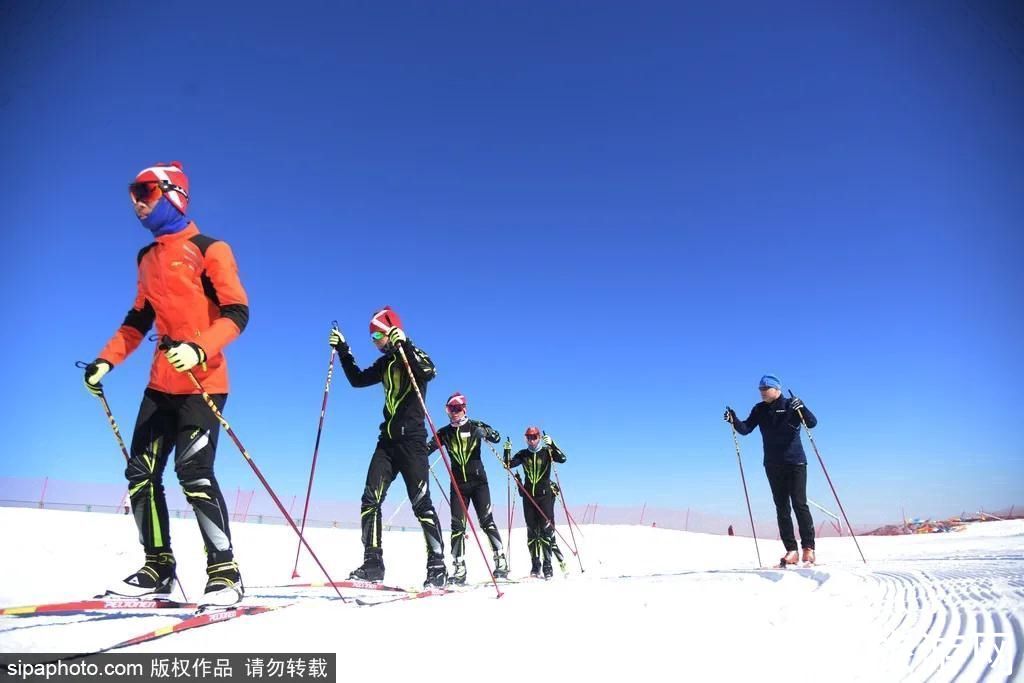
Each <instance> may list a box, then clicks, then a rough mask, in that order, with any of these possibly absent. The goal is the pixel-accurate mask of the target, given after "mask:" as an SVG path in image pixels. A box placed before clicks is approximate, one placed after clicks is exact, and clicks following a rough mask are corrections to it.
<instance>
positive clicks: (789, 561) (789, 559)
mask: <svg viewBox="0 0 1024 683" xmlns="http://www.w3.org/2000/svg"><path fill="white" fill-rule="evenodd" d="M799 561H800V558H799V555H798V554H797V552H796V551H795V550H790V551H789V552H787V553H786V554H785V555H783V556H782V559H781V560H779V569H785V568H786V567H789V566H792V565H795V564H796V563H797V562H799Z"/></svg>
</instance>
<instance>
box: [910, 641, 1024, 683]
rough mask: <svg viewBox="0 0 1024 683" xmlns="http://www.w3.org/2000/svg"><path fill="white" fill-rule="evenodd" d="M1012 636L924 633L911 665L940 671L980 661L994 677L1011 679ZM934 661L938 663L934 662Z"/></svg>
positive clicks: (915, 649) (912, 654) (914, 652)
mask: <svg viewBox="0 0 1024 683" xmlns="http://www.w3.org/2000/svg"><path fill="white" fill-rule="evenodd" d="M1013 642H1014V640H1013V635H1012V634H1009V633H1001V632H998V631H996V632H988V633H972V634H967V635H958V634H950V635H932V634H926V635H925V637H924V638H923V639H922V640H921V642H920V643H918V644H917V645H916V646H915V647H914V650H913V652H912V653H911V662H912V664H914V663H915V662H916V665H915V666H914V668H917V666H922V667H924V668H928V669H931V668H935V669H936V670H938V669H940V668H942V666H943V665H945V664H946V663H947V662H950V663H958V662H959V663H961V664H965V663H967V662H968V661H979V660H980V661H981V662H983V663H984V664H985V665H986V668H988V669H990V670H991V671H992V673H993V674H994V675H996V676H1006V677H1007V678H1010V677H1011V676H1013V659H1014V647H1013ZM933 660H937V661H933Z"/></svg>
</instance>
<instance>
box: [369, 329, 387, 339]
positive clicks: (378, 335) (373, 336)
mask: <svg viewBox="0 0 1024 683" xmlns="http://www.w3.org/2000/svg"><path fill="white" fill-rule="evenodd" d="M386 336H387V335H385V334H384V333H383V332H381V331H379V330H378V331H377V332H374V333H373V334H371V335H370V339H372V340H374V341H380V340H381V339H383V338H384V337H386Z"/></svg>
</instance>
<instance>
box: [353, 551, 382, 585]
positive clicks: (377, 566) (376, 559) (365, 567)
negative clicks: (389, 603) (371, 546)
mask: <svg viewBox="0 0 1024 683" xmlns="http://www.w3.org/2000/svg"><path fill="white" fill-rule="evenodd" d="M348 578H350V579H354V580H356V581H370V582H371V583H380V582H381V581H383V580H384V551H383V550H380V549H375V550H366V551H364V552H363V564H362V566H360V567H358V568H357V569H353V570H352V573H351V574H349V575H348Z"/></svg>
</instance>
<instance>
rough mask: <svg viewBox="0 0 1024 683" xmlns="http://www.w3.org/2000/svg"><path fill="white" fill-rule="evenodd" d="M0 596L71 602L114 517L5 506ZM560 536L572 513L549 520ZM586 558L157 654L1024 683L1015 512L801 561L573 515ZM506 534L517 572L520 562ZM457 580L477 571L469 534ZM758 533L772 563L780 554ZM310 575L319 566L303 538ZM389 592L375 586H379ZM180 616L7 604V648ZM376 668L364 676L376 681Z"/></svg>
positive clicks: (408, 543)
mask: <svg viewBox="0 0 1024 683" xmlns="http://www.w3.org/2000/svg"><path fill="white" fill-rule="evenodd" d="M171 524H172V533H173V535H174V548H175V554H176V556H177V558H178V563H179V575H180V577H181V579H182V581H183V582H184V584H185V587H186V589H187V590H188V591H189V592H190V596H189V597H191V598H193V599H194V598H195V597H196V596H197V594H198V593H199V592H200V591H201V590H202V586H203V583H204V580H205V574H204V571H203V568H204V560H203V552H202V544H201V540H200V538H199V533H198V530H197V528H196V526H195V522H194V521H191V520H172V523H171ZM0 529H2V530H3V531H2V538H3V548H4V552H3V554H2V556H0V605H2V606H12V605H24V604H31V603H36V602H53V601H57V600H70V599H80V598H83V597H90V596H92V595H94V594H95V593H97V592H100V591H101V590H102V589H103V588H104V587H105V586H106V585H107V584H109V583H110V582H111V581H112V580H115V579H120V578H123V577H124V576H126V575H127V574H129V573H131V572H132V571H134V570H135V569H136V568H137V567H138V565H139V564H140V563H141V551H140V550H139V548H138V546H137V545H136V540H135V531H134V526H133V524H132V521H131V520H130V519H129V518H128V517H125V516H119V515H108V514H97V513H84V512H59V511H52V510H29V509H19V508H0ZM561 530H562V531H563V533H565V535H566V536H568V529H567V528H562V529H561ZM233 532H234V539H235V546H236V553H237V557H238V559H239V562H240V563H241V566H242V573H243V576H244V577H245V581H246V584H247V586H249V592H250V595H251V596H252V597H251V602H252V603H259V602H260V600H261V599H260V597H259V596H260V595H263V596H264V598H263V600H264V601H268V600H277V601H278V602H280V601H281V598H271V597H269V596H281V595H288V596H290V595H292V594H293V593H292V592H289V591H282V590H275V589H271V588H260V587H266V586H275V585H281V584H286V583H289V582H290V581H291V578H290V577H291V569H292V563H293V561H294V557H295V548H296V539H295V536H294V533H293V532H292V531H291V529H290V528H288V527H284V526H263V525H256V524H235V525H234V527H233ZM583 534H584V536H585V537H584V538H583V539H579V537H578V535H577V540H579V541H580V556H581V559H582V562H583V566H584V568H585V570H586V571H585V573H582V574H581V573H580V570H579V565H578V564H577V563H576V559H575V558H573V556H572V554H571V553H570V552H568V549H566V548H565V544H564V543H563V544H562V546H563V550H565V551H566V556H567V559H568V560H569V564H570V567H571V568H572V571H571V573H570V576H569V577H568V578H561V577H558V576H556V578H555V579H554V580H553V581H550V582H543V581H536V580H533V581H524V582H522V583H517V584H512V585H506V586H503V587H502V590H503V591H504V593H505V595H504V597H502V598H501V599H500V600H499V599H495V592H494V590H493V588H490V589H488V588H478V589H475V590H472V591H467V592H465V593H458V594H452V595H446V596H441V597H432V598H427V599H422V600H408V601H402V602H394V603H390V604H379V605H376V606H373V607H357V606H355V605H353V604H342V603H341V602H340V601H338V600H337V599H335V600H330V599H328V598H329V596H331V595H333V593H332V592H330V591H328V590H323V589H318V590H313V591H308V592H306V593H305V595H309V596H318V597H313V598H309V599H306V598H304V599H301V600H299V601H298V602H297V604H295V605H294V606H291V607H288V608H286V609H282V610H278V611H274V612H269V613H266V614H260V615H255V616H250V617H243V618H240V619H236V620H233V621H230V622H227V623H224V624H215V625H212V626H209V627H204V628H201V629H196V630H194V631H187V632H183V633H180V634H174V635H171V636H169V637H167V638H165V639H162V640H157V641H154V642H152V643H148V644H144V645H141V646H139V647H138V648H137V651H151V652H165V653H166V652H190V653H199V652H210V653H216V652H252V653H259V652H263V653H271V652H336V653H338V665H339V671H340V675H339V680H399V681H402V680H439V679H442V678H454V679H456V680H482V681H486V682H487V683H497V682H499V681H513V680H523V679H524V678H529V679H532V680H537V679H540V680H556V681H563V682H566V683H567V682H568V681H584V680H586V681H590V680H596V681H619V680H623V681H632V680H638V679H639V680H645V679H649V680H670V681H675V680H704V679H708V680H730V681H731V680H757V681H759V682H761V681H776V680H778V681H783V680H785V681H801V680H808V679H813V680H825V681H853V680H861V681H896V680H912V681H915V680H936V681H952V680H957V681H975V680H986V681H1003V680H1024V678H1022V674H1021V671H1022V663H1024V662H1022V660H1024V521H1011V522H991V523H986V524H977V525H973V526H971V527H969V528H967V529H966V530H965V531H963V532H959V533H951V534H933V535H928V536H902V537H864V538H861V539H860V544H861V548H862V549H863V551H864V553H865V555H866V556H867V558H868V561H869V564H867V565H865V564H863V563H862V562H861V561H860V559H859V556H858V555H857V551H856V548H855V547H854V544H853V541H852V540H851V539H849V538H839V539H836V538H829V539H822V540H820V541H819V543H818V559H819V561H820V562H821V563H822V564H821V565H819V566H818V567H816V568H814V569H807V570H804V569H801V570H786V571H782V570H768V571H766V570H760V569H757V568H756V565H757V561H756V558H755V553H754V544H753V541H751V540H750V539H749V538H740V537H731V538H730V537H726V536H709V535H704V534H695V533H687V532H683V531H672V530H665V529H652V528H649V527H637V526H584V527H583ZM309 539H310V542H311V544H312V545H313V548H314V549H315V550H316V551H317V553H318V554H319V556H320V558H321V560H323V562H324V563H325V565H326V566H327V567H328V570H329V571H330V572H331V574H332V577H333V578H335V579H343V578H345V577H346V575H347V574H348V572H349V571H350V570H351V569H352V568H353V567H355V566H357V565H358V564H359V562H360V560H361V553H362V549H361V546H360V543H359V537H358V531H355V530H335V529H312V530H310V531H309ZM525 547H526V543H525V533H524V531H523V529H521V528H520V529H515V530H513V532H512V540H511V557H510V561H511V569H512V576H513V577H523V576H524V575H525V574H526V573H527V572H528V568H529V563H528V560H527V557H526V551H525ZM384 549H385V555H384V556H385V564H386V565H387V577H386V581H387V583H390V584H397V585H401V586H410V587H411V586H417V585H419V584H421V582H422V580H423V576H424V573H425V572H424V563H425V555H424V550H423V540H422V536H421V535H420V534H419V533H414V532H390V533H387V534H386V535H385V537H384ZM468 552H469V555H468V564H469V578H470V581H471V582H472V581H481V580H483V579H485V578H486V575H485V570H484V566H483V561H482V559H481V557H480V554H479V551H478V550H477V549H476V547H475V545H474V544H473V541H472V539H470V546H469V551H468ZM781 552H782V548H781V546H780V544H779V543H778V542H777V541H770V542H762V543H761V558H762V560H763V561H764V562H765V563H766V564H767V563H769V562H774V561H776V560H777V558H778V557H779V556H780V555H781ZM299 571H300V574H301V575H302V578H303V579H304V580H306V581H316V580H320V579H321V576H320V575H319V574H318V571H317V569H316V567H315V565H314V564H313V562H312V561H311V560H310V559H309V557H308V555H307V554H306V553H305V551H304V552H303V555H302V561H301V562H300V568H299ZM385 597H390V596H387V595H383V594H375V595H373V596H372V598H373V599H374V600H381V599H384V598H385ZM177 620H178V618H177V617H174V616H132V617H125V618H115V619H94V618H93V617H91V616H64V617H0V652H8V653H22V652H67V651H69V650H74V651H90V650H93V649H98V648H100V647H104V646H107V645H111V644H113V643H116V642H119V641H121V640H125V639H127V638H129V637H132V636H135V635H138V634H140V633H143V632H145V631H150V630H152V629H154V628H158V627H160V626H163V625H169V624H173V623H175V622H176V621H177ZM371 677H372V678H371Z"/></svg>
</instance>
